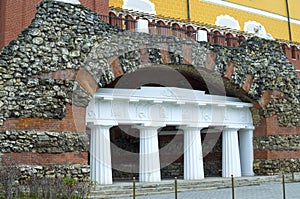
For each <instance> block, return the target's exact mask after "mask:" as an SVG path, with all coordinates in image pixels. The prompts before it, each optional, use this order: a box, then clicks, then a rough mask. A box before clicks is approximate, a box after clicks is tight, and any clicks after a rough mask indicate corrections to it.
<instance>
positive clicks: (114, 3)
mask: <svg viewBox="0 0 300 199" xmlns="http://www.w3.org/2000/svg"><path fill="white" fill-rule="evenodd" d="M123 3H124V2H123V0H111V1H109V6H110V7H115V8H122V6H123Z"/></svg>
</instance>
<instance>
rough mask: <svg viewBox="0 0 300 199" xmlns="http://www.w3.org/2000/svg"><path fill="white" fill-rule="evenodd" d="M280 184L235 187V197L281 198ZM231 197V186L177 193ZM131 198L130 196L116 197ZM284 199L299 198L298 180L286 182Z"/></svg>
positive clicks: (168, 198) (191, 198)
mask: <svg viewBox="0 0 300 199" xmlns="http://www.w3.org/2000/svg"><path fill="white" fill-rule="evenodd" d="M282 190H283V189H282V184H281V183H278V182H275V183H267V184H262V185H258V186H246V187H237V188H236V189H235V199H269V198H270V199H282V198H283V191H282ZM136 198H137V199H173V198H175V196H174V193H172V194H161V195H151V196H137V197H136ZM202 198H204V199H231V198H232V195H231V188H225V189H216V190H204V191H185V192H180V193H178V199H202ZM118 199H132V197H126V198H118ZM286 199H300V182H294V183H287V184H286Z"/></svg>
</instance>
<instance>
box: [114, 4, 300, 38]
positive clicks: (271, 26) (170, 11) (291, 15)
mask: <svg viewBox="0 0 300 199" xmlns="http://www.w3.org/2000/svg"><path fill="white" fill-rule="evenodd" d="M109 6H110V7H111V8H122V9H128V10H135V11H140V12H145V13H149V14H154V15H156V16H159V17H164V18H171V19H177V20H182V21H187V22H194V23H200V24H207V25H209V26H225V27H228V28H232V29H236V30H238V31H245V32H251V33H254V34H258V35H259V36H262V37H266V38H274V39H278V40H284V41H292V42H300V34H299V32H300V14H299V12H298V10H297V8H299V7H300V2H299V1H296V0H275V1H274V0H261V1H256V0H246V1H245V0H229V1H226V0H176V1H171V0H138V1H130V0H124V1H123V0H114V1H110V2H109Z"/></svg>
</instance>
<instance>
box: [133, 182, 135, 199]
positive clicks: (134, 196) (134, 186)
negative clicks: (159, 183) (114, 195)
mask: <svg viewBox="0 0 300 199" xmlns="http://www.w3.org/2000/svg"><path fill="white" fill-rule="evenodd" d="M132 181H133V185H132V191H133V194H132V197H133V199H135V177H133V180H132Z"/></svg>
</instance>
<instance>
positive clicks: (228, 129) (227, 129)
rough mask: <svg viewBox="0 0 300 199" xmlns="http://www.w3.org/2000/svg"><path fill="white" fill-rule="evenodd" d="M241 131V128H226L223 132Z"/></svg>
mask: <svg viewBox="0 0 300 199" xmlns="http://www.w3.org/2000/svg"><path fill="white" fill-rule="evenodd" d="M240 129H241V127H231V126H226V127H224V128H223V131H238V130H240Z"/></svg>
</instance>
